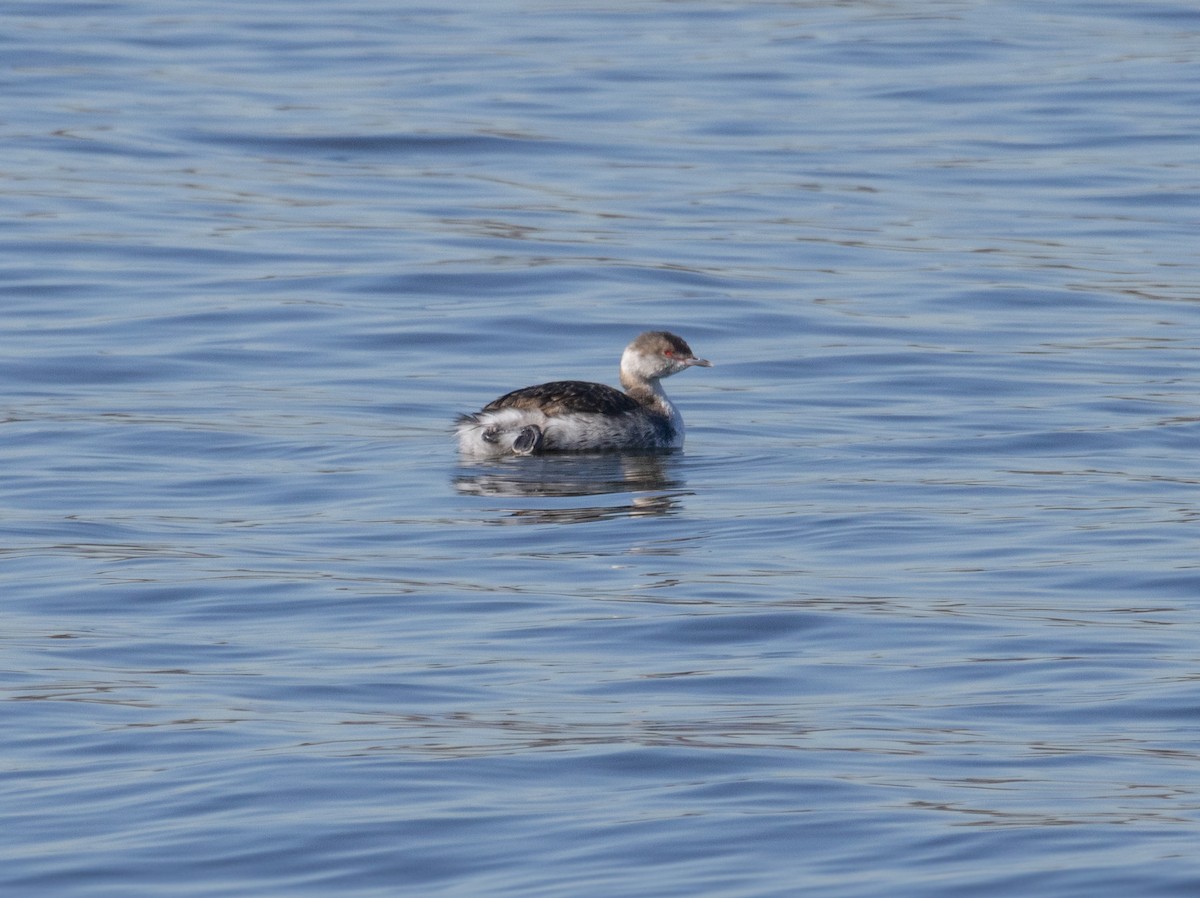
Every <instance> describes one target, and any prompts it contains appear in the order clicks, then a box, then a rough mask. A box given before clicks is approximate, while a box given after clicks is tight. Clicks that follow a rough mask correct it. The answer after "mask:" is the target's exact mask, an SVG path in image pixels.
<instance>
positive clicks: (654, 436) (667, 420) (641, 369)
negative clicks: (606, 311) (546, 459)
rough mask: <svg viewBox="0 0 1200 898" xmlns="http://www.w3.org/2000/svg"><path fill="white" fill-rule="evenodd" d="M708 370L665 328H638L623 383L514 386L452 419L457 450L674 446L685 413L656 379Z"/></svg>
mask: <svg viewBox="0 0 1200 898" xmlns="http://www.w3.org/2000/svg"><path fill="white" fill-rule="evenodd" d="M695 366H700V367H702V368H711V367H712V363H711V362H709V361H707V360H705V359H698V358H696V356H695V354H694V353H693V352H692V348H691V347H690V346H688V345H687V343H685V342H684V341H683V340H682V339H680V338H679V337H677V336H675V335H674V334H669V333H667V332H666V331H649V332H647V333H644V334H642V335H641V336H639V337H638V338H637V339H636V340H634V341H633V342H632V343H630V344H629V345H628V346H627V347H625V352H624V353H623V354H622V355H621V386H623V387H624V388H625V392H624V393H622V392H621V391H620V390H615V389H613V388H612V387H609V386H605V385H604V384H594V383H587V382H584V381H579V380H558V381H554V382H553V383H548V384H539V385H538V386H536V387H525V388H524V389H521V390H513V392H511V393H506V394H505V395H503V396H501V397H500V398H499V399H495V400H493V401H492V402H489V403H488V404H487V405H485V406H484V407H483V408H482V409H481V410H480V411H478V412H476V413H475V414H473V415H461V416H459V418H458V422H457V426H456V430H457V432H458V448H459V450H460V451H462V452H463V453H464V454H467V455H476V456H501V455H534V454H536V453H539V452H570V451H579V450H588V449H592V450H596V449H678V448H679V447H680V446H682V445H683V418H681V417H680V415H679V411H678V410H677V409H676V408H675V406H674V405H673V404H672V403H671V400H670V399H668V398H667V394H666V393H664V392H663V388H662V383H661V380H662V379H663V378H664V377H670V376H671V375H672V374H678V373H679V372H680V371H683V370H684V369H686V368H692V367H695Z"/></svg>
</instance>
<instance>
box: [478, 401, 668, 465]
mask: <svg viewBox="0 0 1200 898" xmlns="http://www.w3.org/2000/svg"><path fill="white" fill-rule="evenodd" d="M669 407H670V412H671V414H670V421H671V425H672V427H671V430H672V431H673V433H672V437H671V439H669V440H667V439H664V437H663V428H661V427H660V426H659V425H658V422H657V421H656V420H655V418H654V417H653V416H652V415H651V414H650V413H649V412H643V411H637V412H629V413H626V414H623V415H601V414H593V413H585V412H575V413H571V414H568V415H555V416H553V417H548V416H546V415H544V414H542V413H541V412H540V411H536V410H532V409H514V408H504V409H500V410H498V411H494V412H479V413H477V414H476V415H474V416H472V417H471V418H470V419H467V420H464V421H462V422H461V423H460V424H459V425H458V427H457V433H458V448H459V451H461V452H462V453H463V454H464V455H472V456H477V457H487V456H503V455H513V454H515V453H514V450H513V441H514V440H516V439H517V437H518V436H520V434H521V431H522V429H523V428H525V427H528V426H529V425H530V424H534V425H536V426H537V427H538V428H540V429H541V431H542V446H541V451H543V452H578V451H586V450H589V449H591V450H600V449H678V448H679V447H681V446H682V445H683V420H682V419H681V418H680V417H679V412H678V411H676V410H675V407H674V406H669ZM485 434H487V435H488V436H489V437H490V439H484V435H485Z"/></svg>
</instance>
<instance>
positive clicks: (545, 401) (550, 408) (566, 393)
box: [483, 380, 642, 415]
mask: <svg viewBox="0 0 1200 898" xmlns="http://www.w3.org/2000/svg"><path fill="white" fill-rule="evenodd" d="M641 407H642V406H641V403H639V402H638V401H637V400H636V399H633V398H631V397H629V396H627V395H625V394H624V393H622V392H621V391H620V390H614V389H613V388H612V387H610V386H606V385H605V384H594V383H588V382H586V381H582V380H556V381H553V382H552V383H548V384H538V385H537V386H535V387H523V388H522V389H520V390H513V391H512V392H511V393H505V394H504V395H503V396H501V397H500V398H499V399H494V400H492V401H491V402H489V403H488V404H487V405H485V406H484V407H483V410H484V411H485V412H495V411H499V410H500V409H504V408H516V409H537V410H539V411H541V412H543V413H544V414H547V415H561V414H567V413H570V412H591V413H594V414H598V415H620V414H623V413H624V412H632V411H635V410H637V409H640V408H641Z"/></svg>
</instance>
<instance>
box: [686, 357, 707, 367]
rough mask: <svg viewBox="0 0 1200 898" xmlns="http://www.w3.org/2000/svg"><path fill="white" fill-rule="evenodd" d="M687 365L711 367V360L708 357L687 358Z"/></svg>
mask: <svg viewBox="0 0 1200 898" xmlns="http://www.w3.org/2000/svg"><path fill="white" fill-rule="evenodd" d="M687 366H688V367H689V368H711V367H712V362H710V361H709V360H708V359H688V360H687Z"/></svg>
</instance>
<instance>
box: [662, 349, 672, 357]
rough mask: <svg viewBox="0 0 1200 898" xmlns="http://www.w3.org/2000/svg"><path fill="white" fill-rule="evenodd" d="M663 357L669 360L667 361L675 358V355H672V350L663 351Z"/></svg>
mask: <svg viewBox="0 0 1200 898" xmlns="http://www.w3.org/2000/svg"><path fill="white" fill-rule="evenodd" d="M663 355H665V356H666V357H667V358H669V359H673V358H675V353H674V351H673V350H670V349H664V350H663Z"/></svg>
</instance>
